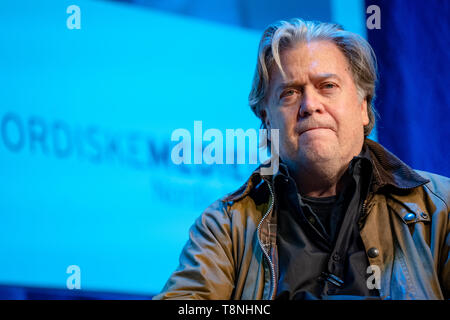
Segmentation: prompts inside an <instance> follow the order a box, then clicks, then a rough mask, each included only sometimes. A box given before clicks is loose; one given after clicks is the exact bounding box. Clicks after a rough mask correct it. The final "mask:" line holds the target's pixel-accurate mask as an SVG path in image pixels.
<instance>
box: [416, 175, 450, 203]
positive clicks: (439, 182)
mask: <svg viewBox="0 0 450 320" xmlns="http://www.w3.org/2000/svg"><path fill="white" fill-rule="evenodd" d="M414 171H416V172H417V173H418V174H419V175H421V176H422V177H424V178H426V179H428V180H429V181H428V183H426V184H425V185H424V187H425V188H427V189H428V190H429V191H430V192H431V193H433V194H434V195H435V196H437V197H438V198H440V199H441V200H442V201H443V202H444V203H445V205H446V206H447V210H450V178H448V177H445V176H442V175H439V174H436V173H431V172H427V171H422V170H414Z"/></svg>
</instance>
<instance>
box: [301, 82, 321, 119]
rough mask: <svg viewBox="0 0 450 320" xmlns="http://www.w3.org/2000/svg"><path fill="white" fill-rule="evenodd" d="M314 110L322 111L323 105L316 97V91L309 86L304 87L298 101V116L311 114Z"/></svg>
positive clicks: (302, 116)
mask: <svg viewBox="0 0 450 320" xmlns="http://www.w3.org/2000/svg"><path fill="white" fill-rule="evenodd" d="M315 112H318V113H322V112H323V105H322V103H321V102H320V100H319V98H318V97H317V93H316V92H314V90H313V89H311V88H305V89H304V92H303V96H302V100H301V102H300V108H299V111H298V115H299V117H300V118H305V117H307V116H311V115H313V114H314V113H315Z"/></svg>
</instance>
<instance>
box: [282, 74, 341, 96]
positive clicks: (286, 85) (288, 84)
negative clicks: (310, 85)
mask: <svg viewBox="0 0 450 320" xmlns="http://www.w3.org/2000/svg"><path fill="white" fill-rule="evenodd" d="M312 78H313V80H315V81H318V80H325V79H329V78H334V79H336V80H338V81H340V80H341V78H340V77H339V76H338V75H337V74H335V73H319V74H317V75H313V76H312ZM303 85H304V84H303V83H301V82H298V81H288V82H282V83H281V84H280V85H279V86H278V87H277V89H276V92H279V91H280V89H284V88H289V87H302V86H303Z"/></svg>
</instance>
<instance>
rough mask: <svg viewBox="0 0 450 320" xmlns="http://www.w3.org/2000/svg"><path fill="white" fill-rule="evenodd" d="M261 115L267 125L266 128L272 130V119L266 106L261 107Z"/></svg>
mask: <svg viewBox="0 0 450 320" xmlns="http://www.w3.org/2000/svg"><path fill="white" fill-rule="evenodd" d="M260 116H261V120H262V122H264V124H265V125H266V129H267V130H268V131H270V120H269V117H268V116H267V111H266V108H263V109H261V112H260Z"/></svg>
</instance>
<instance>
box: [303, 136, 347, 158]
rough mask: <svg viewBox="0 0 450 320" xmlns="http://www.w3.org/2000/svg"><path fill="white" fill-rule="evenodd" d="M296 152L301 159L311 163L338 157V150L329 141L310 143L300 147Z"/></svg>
mask: <svg viewBox="0 0 450 320" xmlns="http://www.w3.org/2000/svg"><path fill="white" fill-rule="evenodd" d="M298 151H299V152H298V154H299V156H300V157H301V158H303V159H305V160H308V161H313V162H325V161H330V160H333V159H336V158H337V157H338V156H339V150H338V148H337V147H336V145H335V144H334V143H330V142H329V141H328V142H326V141H311V142H309V143H305V144H302V145H300V148H299V150H298Z"/></svg>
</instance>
